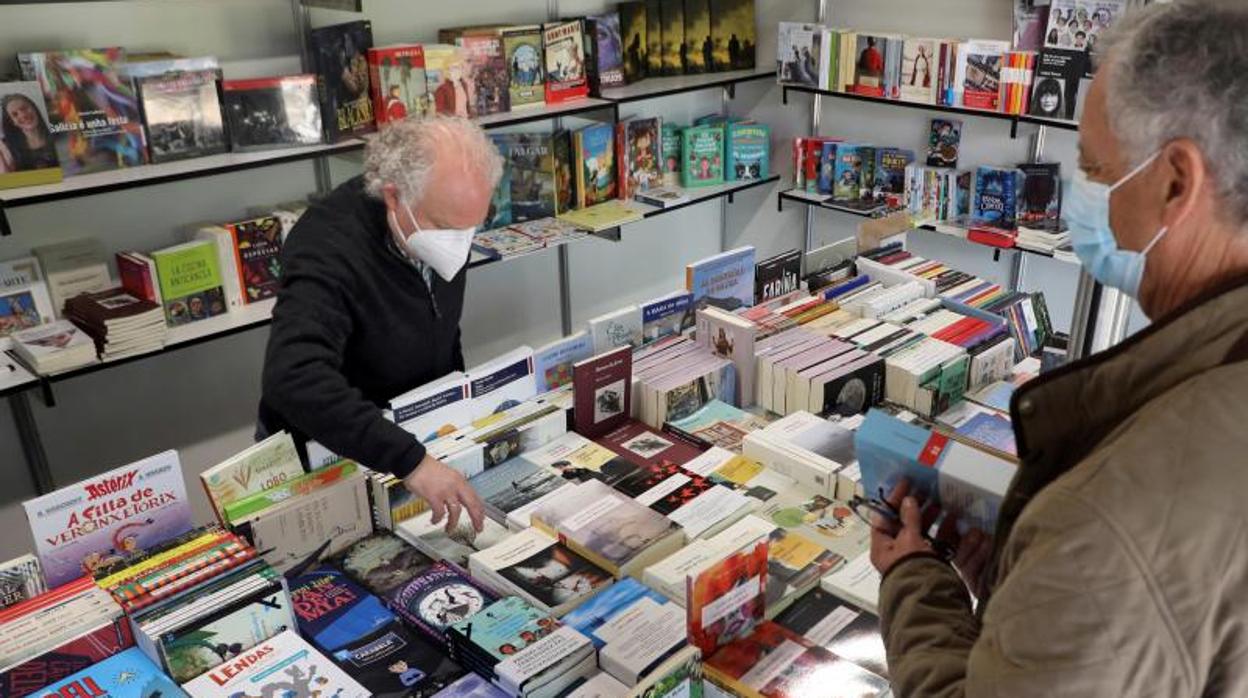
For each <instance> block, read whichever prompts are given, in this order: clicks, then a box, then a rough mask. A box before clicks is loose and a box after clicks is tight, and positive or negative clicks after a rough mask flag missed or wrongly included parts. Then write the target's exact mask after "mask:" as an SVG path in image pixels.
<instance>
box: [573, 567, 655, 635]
mask: <svg viewBox="0 0 1248 698" xmlns="http://www.w3.org/2000/svg"><path fill="white" fill-rule="evenodd" d="M643 598H649V599H651V600H652V601H654V602H655V603H657V604H665V603H668V598H667V597H666V596H664V595H662V594H660V593H659V592H657V591H655V590H653V589H651V588H650V587H648V586H646V585H644V584H642V583H641V582H639V581H637V580H636V579H633V578H632V577H625V578H624V579H622V580H620V581H618V582H616V583H615V584H612V585H611V586H610V587H607V588H606V589H603V590H602V591H600V592H598V593H597V594H596V595H594V596H593V597H592V598H590V599H589V600H588V601H586V602H585V603H583V604H581V605H580V606H577V607H576V608H574V609H572V610H571V611H568V613H567V615H565V616H564V617H563V622H564V624H566V625H570V626H572V627H574V628H576V629H577V630H579V631H581V633H582V634H584V635H586V636H587V637H589V640H590V642H593V643H594V648H595V649H602V647H603V645H606V644H607V641H606V640H605V639H603V638H602V637H601V636H599V635H598V634H597V631H598V629H599V628H601V627H602V626H603V625H606V623H607V621H609V620H611V619H612V618H614V617H616V616H617V615H619V614H620V613H622V612H623V611H624V610H626V609H627V608H628V607H630V606H632V605H633V604H634V603H636V602H637V601H638V600H639V599H643Z"/></svg>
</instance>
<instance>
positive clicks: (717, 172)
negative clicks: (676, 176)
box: [680, 126, 724, 188]
mask: <svg viewBox="0 0 1248 698" xmlns="http://www.w3.org/2000/svg"><path fill="white" fill-rule="evenodd" d="M680 136H681V152H682V153H683V158H682V161H681V166H680V183H681V186H683V187H686V188H690V187H705V186H712V185H716V184H723V183H724V129H723V127H722V126H690V127H689V128H687V129H685V130H683V131H681V134H680Z"/></svg>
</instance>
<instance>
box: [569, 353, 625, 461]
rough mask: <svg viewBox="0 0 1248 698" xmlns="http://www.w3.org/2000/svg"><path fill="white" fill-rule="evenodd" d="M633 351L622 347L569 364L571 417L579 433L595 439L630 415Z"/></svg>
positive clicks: (608, 431)
mask: <svg viewBox="0 0 1248 698" xmlns="http://www.w3.org/2000/svg"><path fill="white" fill-rule="evenodd" d="M632 376H633V348H632V347H630V346H623V347H618V348H616V349H613V350H611V351H608V352H604V353H602V354H599V355H598V356H595V357H592V358H589V359H585V360H584V361H578V362H577V363H575V364H573V365H572V385H573V390H572V394H573V396H574V398H575V403H574V406H573V411H572V416H573V423H574V426H575V429H576V432H577V433H578V434H581V435H582V436H586V437H588V438H591V439H595V438H598V437H599V436H603V435H605V434H607V433H610V432H611V431H612V430H613V429H615V428H616V427H618V426H620V425H621V424H623V423H624V422H627V421H628V418H629V415H630V414H632V390H631V380H632Z"/></svg>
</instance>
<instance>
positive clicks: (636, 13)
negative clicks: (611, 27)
mask: <svg viewBox="0 0 1248 698" xmlns="http://www.w3.org/2000/svg"><path fill="white" fill-rule="evenodd" d="M616 9H617V11H619V13H620V40H621V45H622V46H623V48H624V82H626V83H633V82H637V81H638V80H641V79H642V78H644V77H646V70H647V67H646V64H647V62H648V56H647V54H648V53H649V50H650V46H649V39H648V36H647V32H648V29H649V27H648V22H647V18H646V3H645V2H643V1H642V0H633V1H632V2H621V3H617V4H616Z"/></svg>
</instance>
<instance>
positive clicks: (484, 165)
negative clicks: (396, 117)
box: [364, 116, 503, 201]
mask: <svg viewBox="0 0 1248 698" xmlns="http://www.w3.org/2000/svg"><path fill="white" fill-rule="evenodd" d="M439 144H442V145H443V146H446V145H448V144H449V145H451V146H452V148H453V149H452V150H451V152H452V153H454V154H455V155H456V156H457V159H458V160H459V161H460V163H462V165H463V167H464V171H465V172H469V173H473V174H479V175H480V176H482V177H483V178H485V180H486V182H487V183H488V184H489V186H490V188H493V187H494V186H495V185H497V184H498V180H499V179H501V178H502V176H503V158H502V156H501V155H499V152H498V148H497V147H495V145H494V142H493V141H491V140H490V137H489V136H487V135H486V134H485V131H483V130H481V127H479V126H477V125H476V124H474V123H472V122H471V121H469V120H468V119H464V118H462V117H457V116H432V117H429V118H425V119H420V118H409V119H404V120H402V121H395V122H392V123H389V124H387V125H385V126H383V127H382V129H381V132H380V133H378V134H377V135H376V136H374V137H372V138H371V139H369V141H368V145H366V146H365V147H364V189H365V191H366V192H367V193H368V194H369V196H372V197H373V198H375V199H380V198H382V187H384V186H385V185H387V184H393V185H394V186H396V187H398V189H399V194H400V195H401V196H402V198H404V199H405V200H407V201H420V199H421V197H422V196H423V195H424V193H425V187H426V185H427V184H428V183H429V177H430V176H431V174H432V173H433V164H434V159H435V158H436V156H437V152H438V145H439ZM456 151H458V152H456ZM444 152H445V151H444Z"/></svg>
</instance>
